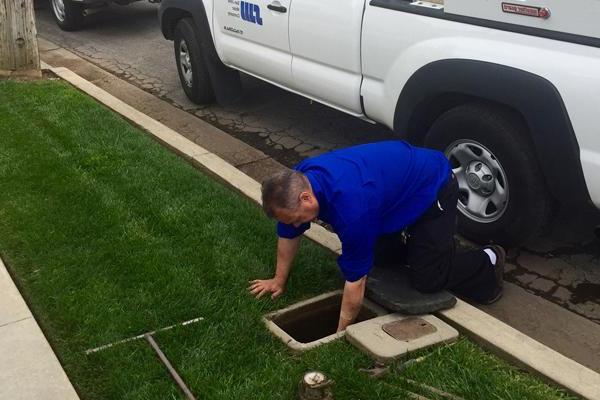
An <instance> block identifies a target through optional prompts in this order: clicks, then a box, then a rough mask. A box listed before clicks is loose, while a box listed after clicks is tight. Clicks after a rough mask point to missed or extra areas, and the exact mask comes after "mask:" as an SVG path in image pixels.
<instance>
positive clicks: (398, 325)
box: [346, 314, 458, 362]
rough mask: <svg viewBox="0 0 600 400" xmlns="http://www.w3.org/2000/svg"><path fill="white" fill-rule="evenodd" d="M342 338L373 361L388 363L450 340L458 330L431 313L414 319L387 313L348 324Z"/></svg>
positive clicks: (456, 335) (455, 337)
mask: <svg viewBox="0 0 600 400" xmlns="http://www.w3.org/2000/svg"><path fill="white" fill-rule="evenodd" d="M403 321H404V322H403ZM423 325H424V326H423ZM384 326H385V327H386V330H387V331H386V330H384ZM346 338H347V339H348V342H350V343H352V344H353V345H355V346H356V347H357V348H359V349H360V350H362V351H364V352H365V353H367V354H369V355H370V356H371V357H373V358H375V359H376V360H378V361H382V362H388V361H391V360H394V359H397V358H400V357H402V356H404V355H405V354H407V353H410V352H413V351H416V350H419V349H423V348H426V347H429V346H432V345H435V344H441V343H449V342H453V341H455V340H456V339H457V338H458V332H457V331H456V329H454V328H452V327H451V326H449V325H448V324H446V323H445V322H443V321H442V320H440V319H439V318H436V317H434V316H433V315H423V316H419V317H418V318H415V317H410V316H405V315H401V314H389V315H384V316H381V317H378V318H374V319H371V320H368V321H364V322H361V323H358V324H355V325H351V326H349V327H348V328H347V329H346Z"/></svg>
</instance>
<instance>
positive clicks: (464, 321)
mask: <svg viewBox="0 0 600 400" xmlns="http://www.w3.org/2000/svg"><path fill="white" fill-rule="evenodd" d="M51 71H52V72H54V73H55V74H56V75H58V76H60V77H61V78H63V79H64V80H66V81H67V82H70V83H71V84H72V85H74V86H75V87H77V88H78V89H80V90H82V91H83V92H85V93H87V94H89V95H90V96H92V97H94V98H96V99H97V100H98V101H100V102H102V103H103V104H105V105H106V106H107V107H109V108H111V109H112V110H114V111H115V112H117V113H119V114H121V115H123V116H124V117H125V118H126V119H128V120H129V121H131V122H133V123H134V124H136V125H138V126H140V127H141V128H143V129H144V130H146V131H147V132H148V133H149V134H151V135H153V136H154V137H156V138H157V139H158V140H159V141H160V142H162V143H164V144H165V145H166V146H167V147H169V148H171V149H172V150H174V151H176V152H177V153H178V154H180V155H182V156H183V157H184V158H186V159H188V160H190V161H191V162H192V163H193V164H194V165H196V166H198V167H199V168H201V169H203V170H205V171H207V172H209V173H210V174H212V175H214V176H216V177H218V178H219V179H221V180H223V181H224V182H226V183H227V184H229V185H231V186H233V187H234V188H236V189H237V190H238V191H240V192H241V193H243V194H244V195H246V196H247V197H249V198H250V199H252V200H253V201H255V202H256V203H258V204H261V198H260V184H259V183H258V182H256V181H255V180H254V179H252V178H250V177H249V176H248V175H246V174H244V173H242V172H241V171H239V170H238V169H237V168H235V167H234V166H232V165H230V164H228V163H227V162H225V161H224V160H223V159H222V158H220V157H218V156H217V155H215V154H212V153H210V152H208V151H207V150H206V149H204V148H202V147H201V146H199V145H197V144H195V143H193V142H191V141H189V140H187V139H185V138H182V137H181V136H180V135H179V134H178V133H177V132H175V131H174V130H172V129H170V128H167V127H166V126H164V125H163V124H161V123H159V122H157V121H155V120H153V119H152V118H150V117H148V116H147V115H145V114H143V113H141V112H139V111H137V110H135V109H133V108H132V107H130V106H129V105H127V104H125V103H124V102H122V101H121V100H119V99H117V98H115V97H114V96H112V95H110V94H109V93H107V92H105V91H104V90H102V89H100V88H98V87H97V86H95V85H93V84H92V83H90V82H88V81H86V80H84V79H83V78H81V77H79V76H78V75H76V74H75V73H73V72H71V71H70V70H68V69H66V68H51ZM306 236H307V237H309V238H310V239H312V240H314V241H315V242H317V243H319V244H322V245H323V246H325V247H327V248H328V249H330V250H332V251H334V252H336V253H338V254H339V253H340V252H341V243H340V241H339V239H338V238H337V236H336V235H335V234H333V233H331V232H329V231H327V230H326V229H324V228H322V227H320V226H318V225H315V224H312V227H311V229H310V230H309V231H307V233H306ZM439 316H440V317H442V318H444V319H445V320H446V321H447V322H449V323H450V324H452V325H454V326H455V327H457V328H458V329H459V330H461V331H463V332H465V333H466V334H467V335H469V336H471V337H472V338H474V339H475V340H477V341H479V342H480V343H482V344H483V345H484V346H486V347H488V349H489V350H491V351H494V352H496V353H499V354H500V355H502V356H507V355H510V358H511V360H512V361H514V362H516V363H518V364H520V365H523V366H526V367H527V368H528V369H529V370H531V371H533V372H535V373H537V374H540V375H541V376H542V377H544V378H546V379H547V380H549V381H551V382H554V383H555V384H557V385H559V386H561V387H564V388H565V389H567V390H569V391H570V392H573V393H575V394H577V395H579V396H582V397H584V398H586V399H593V400H600V374H598V373H596V372H594V371H592V370H591V369H589V368H587V367H585V366H583V365H581V364H579V363H577V362H575V361H573V360H571V359H569V358H567V357H565V356H563V355H561V354H559V353H557V352H556V351H554V350H552V349H550V348H549V347H547V346H545V345H543V344H542V343H539V342H537V341H535V340H534V339H532V338H530V337H528V336H527V335H524V334H523V333H521V332H519V331H517V330H516V329H514V328H511V327H510V326H508V325H506V324H504V323H503V322H501V321H499V320H497V319H496V318H494V317H492V316H490V315H488V314H486V313H485V312H483V311H481V310H479V309H477V308H475V307H473V306H471V305H469V304H467V303H465V302H460V301H459V303H458V304H457V306H456V307H455V308H453V309H451V310H446V311H444V312H441V313H439Z"/></svg>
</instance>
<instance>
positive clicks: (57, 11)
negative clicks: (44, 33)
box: [51, 0, 85, 31]
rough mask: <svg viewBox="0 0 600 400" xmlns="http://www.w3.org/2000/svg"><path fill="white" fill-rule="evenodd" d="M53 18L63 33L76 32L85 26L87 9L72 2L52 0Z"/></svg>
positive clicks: (68, 0)
mask: <svg viewBox="0 0 600 400" xmlns="http://www.w3.org/2000/svg"><path fill="white" fill-rule="evenodd" d="M51 3H52V16H53V17H54V20H55V21H56V24H57V25H58V26H59V27H60V29H62V30H63V31H75V30H78V29H80V28H81V27H82V26H83V22H84V17H85V16H84V12H85V8H84V7H83V5H82V4H78V3H75V2H73V1H71V0H51Z"/></svg>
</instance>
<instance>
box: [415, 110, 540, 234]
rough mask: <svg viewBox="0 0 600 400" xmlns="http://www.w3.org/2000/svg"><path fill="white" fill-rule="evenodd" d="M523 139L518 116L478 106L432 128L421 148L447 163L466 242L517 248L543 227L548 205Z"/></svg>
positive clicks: (443, 118) (443, 119)
mask: <svg viewBox="0 0 600 400" xmlns="http://www.w3.org/2000/svg"><path fill="white" fill-rule="evenodd" d="M526 135H527V129H526V127H525V125H524V123H523V122H522V121H521V119H520V118H519V117H518V116H517V115H515V114H513V113H512V112H510V111H508V110H505V109H503V108H500V107H494V106H491V105H487V104H479V103H470V104H464V105H460V106H457V107H455V108H453V109H450V110H449V111H446V112H445V113H444V114H442V115H441V116H440V117H438V119H437V120H435V122H434V123H433V125H432V126H431V128H430V130H429V132H428V133H427V136H426V138H425V145H426V146H428V147H432V148H435V149H438V150H441V151H443V152H444V154H445V155H446V157H447V158H448V159H449V160H450V164H451V166H452V169H453V171H454V175H455V176H456V177H457V180H458V185H459V201H458V210H459V213H458V215H459V218H458V226H459V231H460V232H461V233H462V234H463V235H464V236H465V237H467V238H469V239H472V240H474V241H476V242H490V241H493V242H496V243H501V244H504V245H516V244H522V243H523V242H525V241H526V240H527V239H528V238H529V237H531V236H532V235H534V234H536V233H538V232H539V231H540V229H541V228H542V227H543V225H544V224H545V222H546V219H547V216H548V214H549V210H550V206H551V201H550V197H549V194H548V193H547V190H546V187H545V182H544V180H543V177H542V174H541V172H540V170H539V166H538V162H537V160H536V157H535V154H534V152H533V150H532V148H531V145H530V144H529V143H528V140H527V139H526Z"/></svg>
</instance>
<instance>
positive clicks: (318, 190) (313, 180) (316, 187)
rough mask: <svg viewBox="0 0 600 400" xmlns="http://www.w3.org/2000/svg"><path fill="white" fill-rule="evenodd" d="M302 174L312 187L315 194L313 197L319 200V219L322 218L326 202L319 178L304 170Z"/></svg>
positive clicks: (324, 213) (325, 209)
mask: <svg viewBox="0 0 600 400" xmlns="http://www.w3.org/2000/svg"><path fill="white" fill-rule="evenodd" d="M304 175H305V176H306V178H307V179H308V181H309V182H310V187H311V189H312V192H313V194H314V195H315V197H316V198H317V201H318V202H319V219H323V217H324V216H325V215H326V211H327V203H326V202H325V200H326V198H325V193H324V192H323V187H322V186H321V183H320V182H319V179H318V178H317V177H316V176H314V175H313V174H312V173H310V172H305V173H304Z"/></svg>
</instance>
